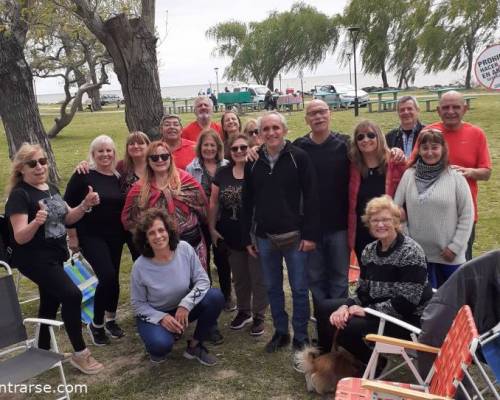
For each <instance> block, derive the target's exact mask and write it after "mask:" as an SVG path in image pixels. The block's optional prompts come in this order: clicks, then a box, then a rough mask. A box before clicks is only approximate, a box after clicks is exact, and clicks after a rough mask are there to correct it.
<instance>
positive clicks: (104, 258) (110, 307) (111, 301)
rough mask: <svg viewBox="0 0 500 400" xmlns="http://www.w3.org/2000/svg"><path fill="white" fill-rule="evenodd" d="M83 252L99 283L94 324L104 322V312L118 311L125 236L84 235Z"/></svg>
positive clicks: (82, 241) (95, 300)
mask: <svg viewBox="0 0 500 400" xmlns="http://www.w3.org/2000/svg"><path fill="white" fill-rule="evenodd" d="M79 240H80V247H81V249H82V253H83V255H84V256H85V258H86V259H87V261H88V262H89V263H90V265H91V266H92V269H93V270H94V272H95V274H96V275H97V279H98V280H99V283H98V285H97V287H96V290H95V297H94V324H95V325H102V324H103V323H104V312H105V311H108V312H111V313H114V312H116V309H117V308H118V298H119V296H120V276H119V275H120V260H121V256H122V250H123V241H124V240H123V237H112V236H105V237H104V236H101V237H98V236H82V237H80V238H79Z"/></svg>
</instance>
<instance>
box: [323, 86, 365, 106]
mask: <svg viewBox="0 0 500 400" xmlns="http://www.w3.org/2000/svg"><path fill="white" fill-rule="evenodd" d="M337 94H338V96H337ZM354 97H355V91H354V86H352V85H349V84H347V83H334V84H332V85H323V86H316V87H315V91H314V98H315V99H321V100H324V101H325V102H327V103H335V102H337V101H338V100H337V98H339V99H340V103H341V105H342V106H343V107H354ZM369 101H370V96H369V95H368V93H366V92H365V91H364V90H362V89H358V104H359V105H360V106H366V105H367V104H368V102H369Z"/></svg>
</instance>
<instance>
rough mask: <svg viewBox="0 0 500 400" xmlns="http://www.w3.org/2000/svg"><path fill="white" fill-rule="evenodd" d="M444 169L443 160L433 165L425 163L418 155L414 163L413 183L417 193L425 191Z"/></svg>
mask: <svg viewBox="0 0 500 400" xmlns="http://www.w3.org/2000/svg"><path fill="white" fill-rule="evenodd" d="M443 171H444V164H443V161H442V160H441V161H439V162H438V163H437V164H434V165H427V164H426V163H424V162H423V161H422V159H421V158H420V157H419V158H418V159H417V162H416V163H415V184H416V185H417V191H418V194H422V193H424V192H426V191H427V190H428V189H429V188H430V187H431V186H432V185H433V184H434V182H436V181H437V180H438V179H439V175H441V172H443Z"/></svg>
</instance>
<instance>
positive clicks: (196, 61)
mask: <svg viewBox="0 0 500 400" xmlns="http://www.w3.org/2000/svg"><path fill="white" fill-rule="evenodd" d="M304 3H306V4H308V5H312V6H314V7H316V9H317V10H318V11H320V12H323V13H325V14H327V15H329V16H331V15H333V14H336V13H341V12H342V11H343V9H344V7H345V5H346V3H347V0H310V1H304ZM292 4H293V1H291V0H229V1H228V0H210V1H199V0H180V1H179V0H157V1H156V27H157V32H158V36H159V44H158V59H159V74H160V84H161V86H162V87H164V86H177V85H191V84H209V83H213V84H215V80H216V78H215V70H214V68H216V67H217V68H219V82H222V81H223V80H224V79H223V78H222V72H223V71H224V68H225V67H226V66H227V65H228V64H229V63H230V60H229V59H225V58H216V57H213V56H212V55H211V53H212V50H213V49H214V47H215V42H213V41H211V40H209V39H207V38H206V37H205V32H206V31H207V30H208V29H209V28H210V27H211V26H213V25H216V24H218V23H220V22H227V21H229V20H237V21H241V22H250V21H261V20H263V19H265V18H266V17H267V15H268V14H269V12H270V11H273V10H277V11H285V10H288V9H290V7H291V5H292ZM337 64H338V62H337V60H336V58H335V57H334V56H331V55H329V56H327V58H326V59H325V61H324V62H323V63H322V64H321V65H319V66H318V68H317V69H316V70H315V71H305V72H304V75H306V76H308V75H311V74H315V75H318V76H319V75H332V74H338V73H343V72H346V68H347V67H342V68H340V67H339V66H338V65H337ZM291 74H293V75H296V73H291ZM284 77H286V76H284ZM110 81H111V85H107V86H106V87H105V90H114V89H120V85H119V83H118V80H117V79H116V76H114V74H111V75H110ZM36 91H37V94H48V93H60V92H62V91H63V89H62V82H58V81H55V80H53V79H51V80H49V79H36Z"/></svg>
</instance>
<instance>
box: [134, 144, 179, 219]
mask: <svg viewBox="0 0 500 400" xmlns="http://www.w3.org/2000/svg"><path fill="white" fill-rule="evenodd" d="M158 147H163V148H165V149H166V150H167V152H168V153H169V154H170V164H169V166H168V169H167V186H166V187H167V188H168V189H170V190H173V191H178V190H179V189H180V188H181V179H180V177H179V172H178V171H177V168H176V167H175V162H174V159H173V157H172V152H171V151H170V147H169V146H168V144H166V143H165V142H162V141H161V140H156V141H154V142H151V143H150V144H149V146H148V149H147V151H146V173H145V174H144V178H142V182H143V185H142V188H141V193H140V194H139V207H140V208H141V209H146V208H147V207H148V201H149V196H150V195H151V184H152V183H153V182H154V181H155V173H154V171H153V168H151V165H150V164H149V161H150V160H149V156H150V155H152V154H154V152H155V151H156V149H157V148H158Z"/></svg>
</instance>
